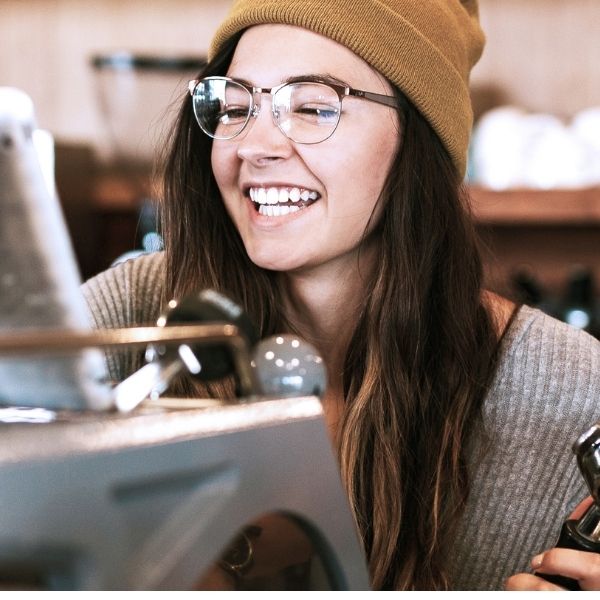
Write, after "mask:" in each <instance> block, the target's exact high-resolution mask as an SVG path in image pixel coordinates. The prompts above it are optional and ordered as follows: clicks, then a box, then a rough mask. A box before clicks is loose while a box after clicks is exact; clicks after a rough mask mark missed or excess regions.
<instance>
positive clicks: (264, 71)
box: [227, 24, 389, 92]
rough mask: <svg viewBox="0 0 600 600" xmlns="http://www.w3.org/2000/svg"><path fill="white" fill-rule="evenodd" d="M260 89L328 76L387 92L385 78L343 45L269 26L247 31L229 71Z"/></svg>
mask: <svg viewBox="0 0 600 600" xmlns="http://www.w3.org/2000/svg"><path fill="white" fill-rule="evenodd" d="M227 75H229V76H231V77H236V78H241V79H244V80H246V81H249V82H251V83H252V84H253V85H256V86H260V87H271V86H275V85H278V84H279V83H281V82H283V81H285V80H287V79H289V78H291V77H300V76H304V75H327V76H330V77H335V78H336V79H338V80H340V81H343V82H346V83H347V84H348V85H350V86H352V87H359V86H366V85H371V89H372V86H373V85H377V83H378V82H379V88H378V89H374V90H373V91H378V90H381V91H382V92H384V91H385V92H387V91H388V90H389V87H386V84H385V82H384V81H383V77H382V76H381V75H380V74H379V73H378V72H377V71H375V69H373V68H372V67H371V66H370V65H369V64H368V63H367V62H366V61H364V60H363V59H362V58H360V57H359V56H357V55H356V54H354V52H352V50H350V49H349V48H346V47H345V46H342V45H341V44H339V43H337V42H335V41H333V40H331V39H329V38H327V37H325V36H322V35H320V34H318V33H314V32H313V31H309V30H308V29H303V28H301V27H296V26H292V25H280V24H266V25H257V26H254V27H250V28H249V29H247V30H246V31H245V32H244V33H243V35H242V37H241V39H240V41H239V43H238V45H237V47H236V50H235V53H234V56H233V59H232V61H231V65H230V67H229V69H228V71H227Z"/></svg>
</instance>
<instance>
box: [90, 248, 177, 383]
mask: <svg viewBox="0 0 600 600" xmlns="http://www.w3.org/2000/svg"><path fill="white" fill-rule="evenodd" d="M164 262H165V260H164V254H163V253H153V254H148V255H142V256H140V257H137V258H133V259H130V260H127V261H126V262H123V263H120V264H118V265H116V266H114V267H111V268H110V269H108V270H106V271H103V272H102V273H99V274H98V275H96V276H95V277H92V278H91V279H89V280H88V281H86V282H85V283H84V284H83V286H82V288H81V289H82V292H83V296H84V298H85V300H86V302H87V305H88V309H89V312H90V316H91V319H92V324H93V326H95V327H96V328H98V329H115V328H120V327H132V326H143V325H154V324H156V320H157V319H158V317H159V316H160V313H161V310H162V296H163V289H164ZM105 356H106V365H107V368H108V372H109V375H110V378H111V379H112V380H113V381H115V382H117V381H122V380H123V379H125V378H126V377H127V376H128V375H130V374H131V373H133V372H134V371H136V370H138V369H139V368H140V367H141V366H142V365H143V364H144V357H143V351H142V350H140V349H137V348H134V349H127V348H118V349H117V348H115V349H107V350H106V351H105Z"/></svg>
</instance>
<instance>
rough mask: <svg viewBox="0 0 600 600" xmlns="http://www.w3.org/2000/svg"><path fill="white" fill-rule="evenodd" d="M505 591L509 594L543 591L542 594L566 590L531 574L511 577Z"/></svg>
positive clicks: (519, 574)
mask: <svg viewBox="0 0 600 600" xmlns="http://www.w3.org/2000/svg"><path fill="white" fill-rule="evenodd" d="M504 589H505V590H506V591H508V592H516V591H542V592H556V591H561V590H563V591H564V589H563V588H561V587H559V586H557V585H554V584H553V583H550V582H549V581H546V580H545V579H542V578H541V577H536V576H535V575H530V574H529V573H518V574H517V575H513V576H512V577H509V578H508V579H507V580H506V582H505V584H504Z"/></svg>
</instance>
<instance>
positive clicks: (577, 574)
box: [531, 548, 600, 590]
mask: <svg viewBox="0 0 600 600" xmlns="http://www.w3.org/2000/svg"><path fill="white" fill-rule="evenodd" d="M531 566H532V568H533V569H534V570H536V571H539V572H540V573H550V574H554V575H563V576H564V577H570V578H571V579H577V581H579V585H580V587H581V588H582V589H584V590H600V554H596V553H595V552H583V551H580V550H570V549H567V548H552V550H548V551H547V552H544V553H543V554H540V555H538V556H536V557H534V558H533V560H532V561H531Z"/></svg>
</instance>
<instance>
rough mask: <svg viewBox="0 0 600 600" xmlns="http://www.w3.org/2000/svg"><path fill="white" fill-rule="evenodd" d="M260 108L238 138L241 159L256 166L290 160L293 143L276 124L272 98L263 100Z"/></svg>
mask: <svg viewBox="0 0 600 600" xmlns="http://www.w3.org/2000/svg"><path fill="white" fill-rule="evenodd" d="M258 107H259V108H258V114H257V115H256V116H252V117H250V121H249V123H248V125H246V129H245V130H244V131H243V132H242V133H241V134H240V135H239V136H238V142H237V143H238V150H237V154H238V156H239V158H241V159H242V160H247V161H249V162H251V163H254V164H256V165H261V164H264V163H265V162H272V161H274V160H284V159H286V158H289V157H290V156H291V154H292V152H293V142H292V141H291V140H289V139H288V138H287V137H286V136H285V135H284V134H283V132H282V131H281V130H280V129H279V127H277V124H276V123H275V120H274V118H273V113H272V110H271V96H270V95H269V96H265V97H263V98H261V102H260V104H259V105H258Z"/></svg>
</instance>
